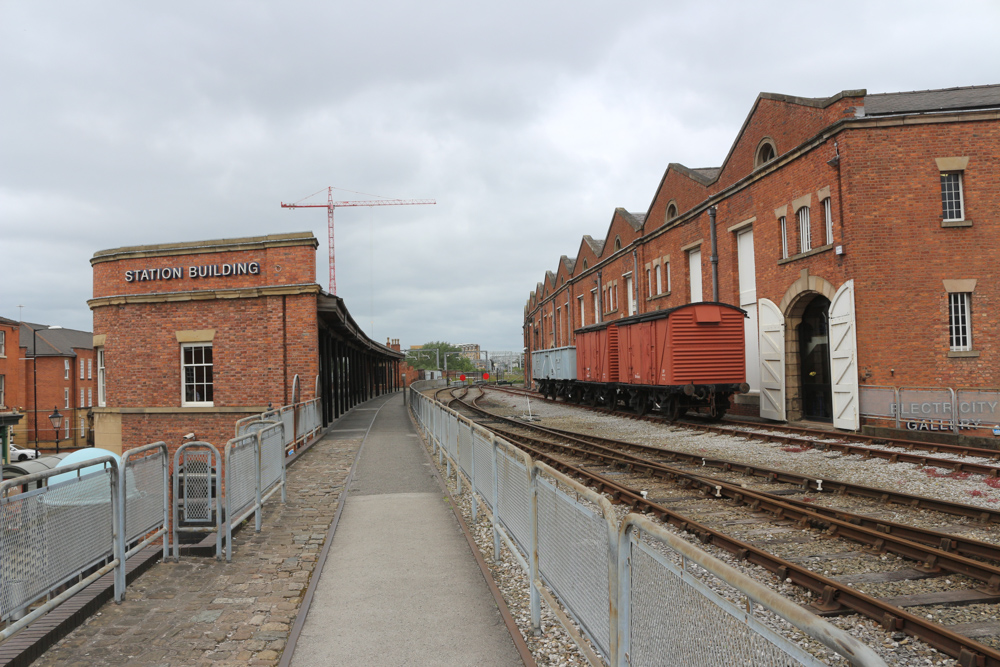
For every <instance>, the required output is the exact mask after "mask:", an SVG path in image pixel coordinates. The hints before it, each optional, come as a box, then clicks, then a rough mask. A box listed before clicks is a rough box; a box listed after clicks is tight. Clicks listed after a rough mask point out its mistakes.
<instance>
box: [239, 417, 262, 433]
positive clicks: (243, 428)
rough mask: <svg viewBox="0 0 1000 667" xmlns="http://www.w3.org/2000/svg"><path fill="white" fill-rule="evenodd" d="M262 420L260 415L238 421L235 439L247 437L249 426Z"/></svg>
mask: <svg viewBox="0 0 1000 667" xmlns="http://www.w3.org/2000/svg"><path fill="white" fill-rule="evenodd" d="M260 420H261V416H260V415H251V416H249V417H244V418H243V419H237V420H236V435H235V437H237V438H238V437H240V436H241V435H246V434H247V432H248V431H249V425H250V424H253V423H255V422H259V421H260Z"/></svg>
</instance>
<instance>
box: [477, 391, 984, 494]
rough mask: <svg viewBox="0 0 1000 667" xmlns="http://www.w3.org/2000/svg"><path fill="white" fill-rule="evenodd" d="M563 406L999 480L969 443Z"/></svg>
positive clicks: (538, 397)
mask: <svg viewBox="0 0 1000 667" xmlns="http://www.w3.org/2000/svg"><path fill="white" fill-rule="evenodd" d="M491 389H494V390H496V391H503V392H506V393H510V394H516V395H520V396H528V397H529V398H532V399H534V400H544V401H547V402H553V403H560V402H559V401H554V400H551V399H548V398H545V397H543V396H542V395H541V394H539V393H537V392H532V391H528V390H526V389H513V388H510V387H505V388H503V389H500V388H491ZM561 404H564V405H567V406H574V407H579V408H582V409H585V410H591V411H594V412H601V413H605V414H618V415H621V416H624V417H629V418H632V419H641V420H645V421H651V422H658V423H670V424H674V425H677V426H682V427H685V428H691V429H695V430H700V431H706V432H710V433H718V434H722V435H732V436H735V437H739V438H749V439H755V440H760V441H763V442H778V443H782V444H785V445H789V446H797V447H808V448H811V449H821V450H826V451H836V452H838V453H840V454H843V455H844V456H862V457H864V458H878V459H884V460H886V461H889V462H890V463H912V464H914V465H919V466H922V467H925V468H927V467H933V468H941V469H946V470H951V471H953V472H956V473H970V474H979V475H984V476H985V477H988V478H991V479H998V478H1000V451H997V450H993V449H983V448H976V447H969V446H965V445H952V444H947V443H934V442H921V441H915V440H906V439H893V438H882V437H875V436H868V435H863V434H855V433H844V432H841V431H824V430H820V429H806V428H797V427H792V426H785V425H780V424H763V423H758V422H748V421H737V420H733V419H727V420H726V421H725V422H707V421H704V420H696V419H681V420H678V421H670V420H668V419H666V418H663V417H657V416H655V415H648V414H647V415H636V414H634V413H629V412H622V411H612V410H609V409H607V408H599V407H591V406H586V405H580V404H576V403H566V402H561ZM859 443H865V444H867V445H871V446H865V444H859ZM915 452H929V453H930V454H949V455H951V456H954V457H958V458H944V457H941V456H933V455H926V454H918V453H915ZM970 459H972V460H970Z"/></svg>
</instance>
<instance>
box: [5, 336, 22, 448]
mask: <svg viewBox="0 0 1000 667" xmlns="http://www.w3.org/2000/svg"><path fill="white" fill-rule="evenodd" d="M20 332H21V325H20V324H19V323H17V322H15V321H14V320H8V319H7V318H4V317H0V449H2V448H3V447H4V446H5V445H6V443H9V442H10V439H11V436H12V435H13V429H14V428H15V427H16V426H17V425H18V424H19V422H21V421H22V419H23V412H24V382H23V380H22V379H21V376H22V374H23V365H24V364H23V362H21V361H20V357H21V355H20V354H19V352H20V349H19V347H20V346H19V345H18V341H19V340H20ZM17 442H18V444H21V445H23V444H24V438H23V437H22V438H21V439H19V440H18V441H17ZM4 451H5V450H4Z"/></svg>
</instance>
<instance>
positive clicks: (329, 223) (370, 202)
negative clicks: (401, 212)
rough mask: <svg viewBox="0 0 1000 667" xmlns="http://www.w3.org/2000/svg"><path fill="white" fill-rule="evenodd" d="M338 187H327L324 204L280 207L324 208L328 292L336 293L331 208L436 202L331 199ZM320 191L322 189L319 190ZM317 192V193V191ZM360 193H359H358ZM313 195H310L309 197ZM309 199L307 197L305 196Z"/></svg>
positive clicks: (427, 200)
mask: <svg viewBox="0 0 1000 667" xmlns="http://www.w3.org/2000/svg"><path fill="white" fill-rule="evenodd" d="M339 189H340V188H334V187H329V188H327V194H326V203H325V204H286V203H285V202H281V208H325V209H326V210H327V213H326V220H327V226H328V227H329V231H330V294H336V293H337V271H336V266H337V264H336V261H335V259H334V253H333V209H335V208H337V207H338V206H409V205H411V204H436V203H437V202H436V201H434V200H433V199H365V200H359V201H333V191H334V190H339ZM320 192H322V190H320ZM317 194H318V193H317ZM359 194H360V193H359ZM311 196H313V195H310V197H311ZM306 199H309V197H306Z"/></svg>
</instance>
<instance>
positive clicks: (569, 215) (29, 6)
mask: <svg viewBox="0 0 1000 667" xmlns="http://www.w3.org/2000/svg"><path fill="white" fill-rule="evenodd" d="M998 31H1000V3H997V2H996V1H995V0H988V1H981V2H975V1H970V2H963V3H958V4H950V5H949V4H942V3H940V2H915V1H909V2H905V3H903V2H898V3H896V2H876V1H874V0H869V1H868V2H857V3H855V2H840V3H836V4H830V3H807V2H801V0H800V1H799V2H787V3H782V2H770V3H765V2H748V1H745V0H744V1H740V2H728V3H723V2H701V3H693V2H683V3H681V2H666V1H661V2H643V1H633V2H622V3H612V2H601V3H598V2H591V1H587V0H576V1H575V2H560V3H556V2H538V1H537V0H536V1H535V2H521V1H519V0H514V1H508V2H503V3H497V4H493V5H489V4H488V3H476V2H468V1H465V2H435V1H431V2H420V3H416V2H398V1H397V2H354V3H340V2H281V3H278V2H246V1H244V2H222V1H218V0H215V1H213V2H197V3H195V2H170V3H145V2H117V3H116V2H86V3H81V2H28V1H27V0H23V1H20V0H19V1H10V0H2V1H0V58H2V60H0V91H2V93H0V94H2V102H0V316H4V317H8V318H11V319H18V317H19V311H18V308H17V306H18V304H22V305H23V306H24V311H23V318H24V319H25V320H27V321H33V322H43V323H48V324H59V325H62V326H66V327H72V328H78V329H85V330H90V329H91V327H92V319H91V314H90V311H89V309H88V308H87V305H86V300H87V299H88V298H90V297H91V296H92V277H91V267H90V264H89V261H88V260H89V259H90V257H91V256H93V254H94V252H96V251H98V250H102V249H107V248H114V247H118V246H125V245H136V244H150V243H167V242H173V241H194V240H200V239H213V238H230V237H239V236H250V235H257V234H268V233H281V232H291V231H303V230H311V231H312V232H313V233H314V234H315V235H316V237H317V238H318V239H319V240H320V249H319V251H318V253H317V273H318V282H320V283H321V284H322V285H323V286H324V288H325V287H326V285H327V262H326V247H327V231H326V212H325V211H324V210H323V209H306V210H282V209H281V208H280V206H279V204H280V202H282V201H285V202H293V201H297V200H300V199H302V198H303V197H306V196H308V195H309V194H310V193H313V192H316V191H319V190H323V189H325V188H326V187H327V186H331V185H332V186H335V187H338V188H343V189H344V190H353V191H359V192H365V193H373V194H376V195H380V196H383V197H391V198H405V199H409V198H433V199H436V200H437V205H435V206H391V207H390V206H386V207H378V208H368V207H364V208H343V209H338V210H337V213H336V225H337V237H336V248H337V283H338V293H339V295H340V296H342V297H344V299H345V300H346V302H347V306H348V308H349V309H350V311H351V313H352V314H353V316H354V318H355V320H356V321H357V322H358V323H359V324H361V325H362V326H363V327H364V329H365V330H366V331H367V332H368V333H369V334H370V335H372V336H373V337H374V338H375V339H376V340H380V341H384V340H385V338H386V337H390V336H391V337H393V338H400V339H401V341H402V343H403V346H404V347H408V346H410V345H412V344H420V343H424V342H426V341H429V340H447V341H450V342H453V343H469V342H475V343H479V344H480V345H482V347H483V348H485V349H489V350H519V349H520V348H521V345H522V342H521V333H520V330H521V321H522V312H523V307H524V304H525V301H526V299H527V297H528V294H529V292H530V291H531V290H532V289H534V287H535V284H536V283H537V282H538V281H540V280H542V278H543V276H544V274H545V271H546V270H547V269H552V270H554V269H555V268H556V264H557V261H558V258H559V256H560V255H562V254H567V255H570V256H575V253H576V251H577V248H578V246H579V243H580V237H581V236H582V235H584V234H590V235H592V236H594V237H595V238H603V237H604V235H605V233H606V232H607V227H608V224H609V222H610V220H611V216H612V213H613V211H614V208H615V207H616V206H622V207H625V208H627V209H628V210H631V211H638V212H645V211H646V209H647V207H648V206H649V203H650V201H651V199H652V197H653V194H654V190H655V188H656V186H657V184H658V182H659V179H660V177H661V176H662V175H663V171H664V170H665V169H666V166H667V163H669V162H680V163H682V164H685V165H687V166H690V167H711V166H718V165H719V164H720V163H721V162H722V160H723V158H724V157H725V155H726V152H727V151H728V149H729V147H730V144H731V143H732V142H733V140H734V139H735V136H736V132H737V131H738V130H739V128H740V125H741V124H742V122H743V120H744V118H745V117H746V115H747V113H748V112H749V110H750V107H751V105H752V104H753V102H754V99H755V98H756V96H757V94H758V93H760V92H761V91H767V92H777V93H786V94H791V95H798V96H804V97H826V96H829V95H832V94H834V93H837V92H839V91H841V90H844V89H853V88H866V89H867V90H868V91H869V92H870V93H876V92H897V91H907V90H925V89H932V88H947V87H954V86H966V85H980V84H988V83H1000V47H998V44H1000V41H998V38H997V35H998V34H1000V32H998ZM337 196H338V197H339V198H341V199H359V198H362V197H360V196H359V195H356V194H352V193H351V192H340V193H338V195H337ZM310 201H317V202H323V201H325V193H324V194H323V195H321V196H319V197H317V198H316V199H314V200H310Z"/></svg>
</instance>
